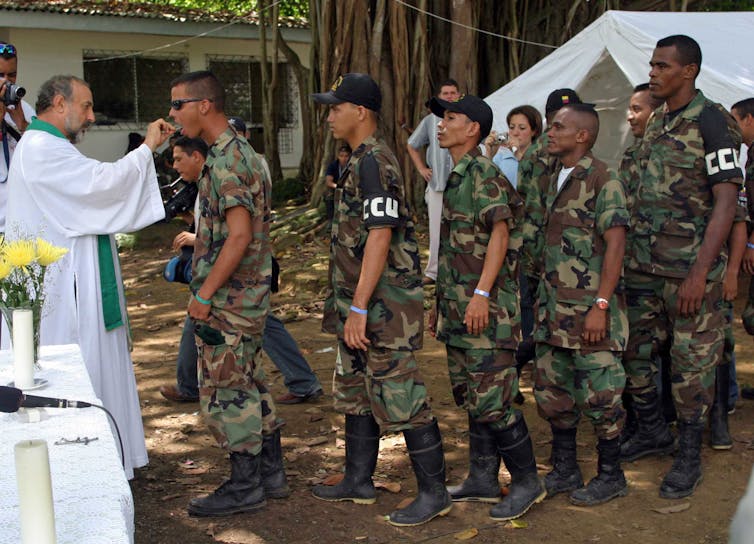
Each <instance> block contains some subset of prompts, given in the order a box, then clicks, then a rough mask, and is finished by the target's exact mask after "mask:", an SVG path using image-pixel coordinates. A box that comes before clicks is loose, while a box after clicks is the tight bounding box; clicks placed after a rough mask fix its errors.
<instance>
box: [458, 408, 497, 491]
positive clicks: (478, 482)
mask: <svg viewBox="0 0 754 544" xmlns="http://www.w3.org/2000/svg"><path fill="white" fill-rule="evenodd" d="M499 471H500V457H499V456H498V453H497V445H496V444H495V435H493V434H492V431H491V429H490V428H489V425H487V424H485V423H477V422H476V421H474V419H473V418H472V417H471V414H469V475H468V477H467V478H466V479H465V480H464V481H463V482H462V483H461V484H460V485H454V486H450V487H448V493H450V497H451V499H452V500H453V501H476V502H500V482H499V481H498V479H497V475H498V472H499Z"/></svg>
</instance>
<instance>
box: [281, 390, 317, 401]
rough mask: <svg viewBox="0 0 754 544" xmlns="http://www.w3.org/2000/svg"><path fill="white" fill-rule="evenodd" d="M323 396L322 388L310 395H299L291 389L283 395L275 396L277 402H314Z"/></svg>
mask: <svg viewBox="0 0 754 544" xmlns="http://www.w3.org/2000/svg"><path fill="white" fill-rule="evenodd" d="M321 396H322V390H321V389H317V390H316V391H314V392H313V393H309V394H308V395H304V396H299V395H296V394H294V393H291V392H290V391H287V392H285V393H283V394H282V395H280V396H278V397H275V404H301V403H303V402H314V401H316V400H319V398H320V397H321Z"/></svg>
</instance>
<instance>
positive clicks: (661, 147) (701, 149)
mask: <svg viewBox="0 0 754 544" xmlns="http://www.w3.org/2000/svg"><path fill="white" fill-rule="evenodd" d="M666 119H669V120H667V121H666ZM704 134H707V136H706V137H705V136H704ZM705 138H706V139H705ZM740 145H741V135H740V132H739V130H738V126H737V123H736V121H735V119H734V118H733V117H732V116H731V115H730V114H729V113H728V112H727V111H725V109H724V108H723V107H722V106H720V105H719V104H715V103H714V102H711V101H709V100H707V98H705V97H704V95H703V94H702V92H701V91H697V95H696V97H695V98H694V99H693V100H692V101H691V102H690V103H689V104H688V106H686V108H684V109H683V110H682V111H681V112H680V113H677V115H675V116H674V117H672V118H670V117H668V112H667V106H663V107H662V108H659V109H658V110H656V111H655V112H654V113H653V115H652V116H651V117H650V119H649V122H648V123H647V129H646V132H645V133H644V138H643V140H642V141H641V145H640V147H639V150H638V151H637V154H636V160H635V161H634V162H633V164H632V165H631V167H630V168H629V170H628V171H627V172H626V173H624V175H625V176H627V179H628V184H629V186H634V187H636V188H637V190H636V198H635V201H634V203H633V205H632V207H631V210H630V211H631V228H630V230H629V236H628V241H627V244H626V247H627V249H628V252H627V256H626V257H627V258H626V267H627V269H629V270H635V271H640V272H643V273H648V274H654V275H658V276H665V277H670V278H685V277H686V276H687V275H688V271H689V269H690V268H691V266H692V265H693V264H694V262H695V261H696V256H697V254H698V253H699V249H700V248H701V245H702V241H703V238H704V232H705V230H706V228H707V224H708V222H709V219H710V217H711V215H712V208H713V205H714V199H713V194H712V187H713V186H714V185H715V184H717V183H722V182H730V183H737V184H741V182H742V180H741V171H740V169H739V166H738V159H737V154H738V149H739V147H740ZM726 262H727V251H725V249H723V251H721V255H720V256H719V257H718V258H717V259H716V261H715V262H714V263H713V265H712V266H711V268H710V272H709V275H708V276H707V279H708V280H709V281H721V280H722V275H723V272H724V270H725V265H726Z"/></svg>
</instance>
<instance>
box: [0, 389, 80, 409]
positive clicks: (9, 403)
mask: <svg viewBox="0 0 754 544" xmlns="http://www.w3.org/2000/svg"><path fill="white" fill-rule="evenodd" d="M90 406H92V405H91V404H90V403H88V402H83V401H80V400H66V399H56V398H53V397H36V396H34V395H24V393H23V391H21V390H20V389H16V388H15V387H5V386H0V412H5V413H11V412H18V409H19V408H88V407H90Z"/></svg>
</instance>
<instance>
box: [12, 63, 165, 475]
mask: <svg viewBox="0 0 754 544" xmlns="http://www.w3.org/2000/svg"><path fill="white" fill-rule="evenodd" d="M36 109H37V114H38V118H36V119H34V120H33V121H32V123H31V124H30V125H29V126H28V128H27V129H26V132H25V133H24V135H23V138H21V141H20V142H19V144H18V146H17V147H16V150H15V153H14V155H13V160H12V161H11V165H10V172H9V176H8V185H9V198H8V215H7V221H6V235H7V236H8V237H9V238H16V237H19V236H41V237H43V238H45V239H46V240H48V241H50V242H52V243H53V244H55V245H58V246H63V247H67V248H69V250H70V251H69V253H68V254H67V255H66V256H65V257H64V258H63V259H61V260H60V261H59V262H58V264H57V265H54V266H51V267H50V268H49V270H48V273H47V277H46V279H45V292H46V302H45V309H44V310H43V313H42V325H41V343H42V344H43V345H50V344H78V345H79V346H80V347H81V353H82V356H83V358H84V362H85V363H86V368H87V370H88V372H89V377H90V378H91V381H92V384H93V386H94V391H95V392H96V394H97V396H98V397H99V398H100V399H101V400H102V402H103V403H104V405H105V407H106V408H107V409H108V410H109V411H110V412H111V413H112V414H113V415H114V417H115V420H116V421H117V423H118V427H119V428H120V432H121V435H122V438H123V445H124V450H125V451H124V458H125V470H126V477H127V478H129V479H131V478H133V469H134V467H140V466H144V465H146V464H147V462H148V461H147V451H146V446H145V442H144V429H143V426H142V421H141V409H140V406H139V397H138V393H137V389H136V380H135V378H134V372H133V365H132V362H131V355H130V352H129V345H128V344H129V331H128V318H127V316H126V303H125V299H124V296H123V282H122V280H121V275H120V265H119V262H118V253H117V251H116V247H115V241H114V238H113V236H112V234H114V233H116V232H130V231H135V230H138V229H141V228H143V227H146V226H147V225H150V224H152V223H154V222H156V221H159V220H160V219H162V218H163V217H164V216H165V211H164V207H163V204H162V199H161V198H160V191H159V188H158V184H157V176H156V174H155V168H154V162H153V159H152V152H153V150H154V149H155V148H157V147H158V146H159V145H161V144H162V143H163V142H164V141H165V140H166V139H167V137H168V136H169V134H170V133H171V132H172V131H173V128H172V127H171V126H170V125H169V124H168V123H166V122H165V121H163V120H158V121H155V122H154V123H152V124H150V125H149V127H148V128H147V135H146V139H145V140H144V144H142V145H141V146H140V147H139V148H137V149H135V150H134V151H132V152H131V153H129V154H128V155H126V156H125V157H123V158H122V159H120V160H119V161H117V162H114V163H103V162H99V161H96V160H93V159H90V158H87V157H85V156H84V155H82V154H81V153H80V152H79V151H78V149H76V147H74V145H73V143H72V142H77V141H78V140H79V138H80V136H81V135H82V134H83V132H84V131H85V130H86V129H87V128H88V127H89V126H90V125H91V124H92V123H93V122H94V112H93V102H92V93H91V91H90V90H89V87H88V85H87V84H86V82H84V81H83V80H80V79H78V78H75V77H73V76H55V77H53V78H52V79H50V80H49V81H47V82H45V83H44V84H43V85H42V87H41V89H40V92H39V98H38V101H37V105H36Z"/></svg>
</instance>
